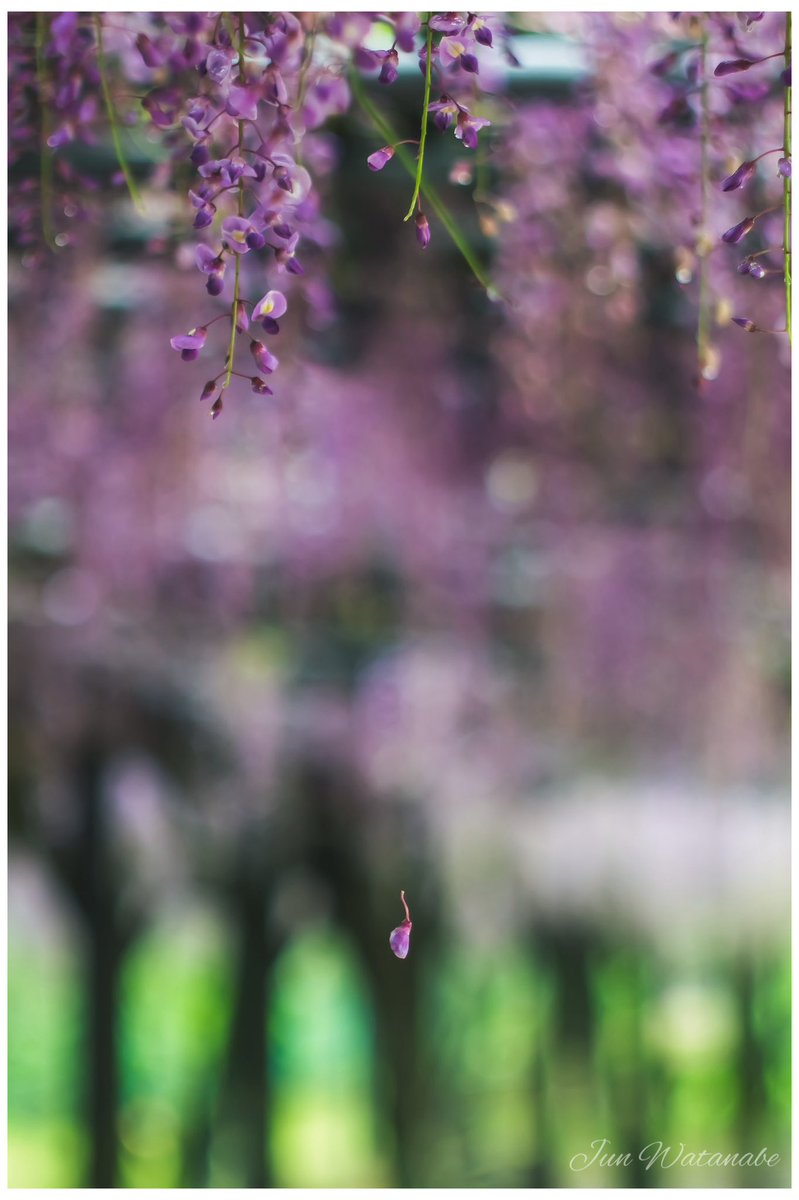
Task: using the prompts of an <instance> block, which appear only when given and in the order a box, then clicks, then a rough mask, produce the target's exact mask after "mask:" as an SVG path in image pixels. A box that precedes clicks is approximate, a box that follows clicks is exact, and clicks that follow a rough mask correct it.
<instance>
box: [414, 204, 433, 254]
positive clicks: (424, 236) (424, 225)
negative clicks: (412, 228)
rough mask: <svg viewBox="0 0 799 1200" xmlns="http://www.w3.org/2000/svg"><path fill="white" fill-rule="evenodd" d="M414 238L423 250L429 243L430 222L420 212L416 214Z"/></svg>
mask: <svg viewBox="0 0 799 1200" xmlns="http://www.w3.org/2000/svg"><path fill="white" fill-rule="evenodd" d="M416 240H417V242H418V243H419V245H420V246H421V247H422V249H423V250H426V249H427V247H428V246H429V245H430V223H429V221H428V220H427V217H426V216H425V215H424V213H422V212H419V213H417V214H416Z"/></svg>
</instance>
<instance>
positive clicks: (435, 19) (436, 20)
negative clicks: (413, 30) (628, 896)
mask: <svg viewBox="0 0 799 1200" xmlns="http://www.w3.org/2000/svg"><path fill="white" fill-rule="evenodd" d="M464 23H465V18H464V16H463V14H462V13H457V12H448V13H433V15H432V17H431V18H430V28H431V29H435V31H436V33H443V34H444V35H445V37H449V36H451V35H452V34H454V33H460V31H461V30H462V29H463V26H464Z"/></svg>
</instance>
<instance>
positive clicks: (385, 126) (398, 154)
mask: <svg viewBox="0 0 799 1200" xmlns="http://www.w3.org/2000/svg"><path fill="white" fill-rule="evenodd" d="M350 83H351V85H352V90H353V93H354V94H355V96H356V98H357V100H358V103H359V104H360V106H361V108H362V109H363V111H364V112H365V113H366V115H367V116H368V117H369V120H370V121H371V122H372V124H373V125H374V127H375V129H376V130H377V131H378V133H379V134H380V136H381V137H382V138H383V139H384V141H385V144H386V145H387V146H394V148H395V151H394V157H395V158H397V159H398V160H399V162H401V163H402V165H403V167H404V168H405V170H406V171H407V172H408V174H409V175H411V176H415V174H416V166H415V164H414V160H413V156H412V155H410V154H409V153H408V152H407V150H406V149H405V148H404V146H402V145H401V143H400V142H399V134H398V133H397V132H396V130H395V129H394V128H393V127H392V125H391V123H390V122H389V121H387V120H386V118H385V117H384V116H383V114H382V113H381V111H380V109H379V108H377V106H376V105H375V104H374V103H373V102H372V101H371V100H370V98H369V96H368V95H367V93H366V89H365V88H364V86H363V83H362V81H361V78H360V76H359V75H358V73H357V71H353V72H352V73H351V75H350ZM420 190H421V194H422V195H423V196H424V197H425V199H426V200H427V201H428V203H429V205H430V208H431V209H432V211H433V212H434V213H435V214H436V216H437V217H438V219H439V221H440V222H441V224H442V225H443V226H444V228H445V229H446V231H447V233H448V234H449V236H450V237H451V238H452V240H453V242H454V243H455V245H456V246H457V248H458V250H459V251H460V252H461V255H462V256H463V258H464V260H465V261H466V263H467V265H468V266H469V268H470V270H471V272H472V274H473V275H474V277H475V279H476V280H477V281H478V283H480V284H482V286H483V287H484V288H485V290H486V292H487V293H488V295H489V296H490V297H491V299H492V300H499V299H501V296H500V294H499V292H498V291H497V289H496V288H495V287H494V285H493V284H492V283H491V281H490V280H489V278H488V276H487V275H486V273H485V270H484V268H483V266H482V265H481V263H480V262H479V261H478V259H477V258H476V257H475V254H474V251H473V250H472V248H471V246H470V245H469V243H468V242H467V241H466V239H465V237H464V236H463V234H462V233H461V231H460V229H459V228H458V225H457V223H456V221H455V219H454V218H453V217H452V215H451V214H450V212H449V209H448V208H447V206H446V204H445V203H444V201H443V200H441V199H440V197H439V195H438V192H437V191H436V190H435V188H434V187H433V186H432V184H429V183H424V182H422V185H421V189H420Z"/></svg>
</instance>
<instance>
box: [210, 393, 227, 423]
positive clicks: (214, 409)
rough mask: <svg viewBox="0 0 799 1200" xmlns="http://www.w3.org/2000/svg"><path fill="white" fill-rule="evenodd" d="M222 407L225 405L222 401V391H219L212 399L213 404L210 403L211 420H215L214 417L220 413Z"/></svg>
mask: <svg viewBox="0 0 799 1200" xmlns="http://www.w3.org/2000/svg"><path fill="white" fill-rule="evenodd" d="M224 407H225V406H224V404H223V403H222V393H221V392H220V393H219V395H218V396H217V398H216V400H214V402H213V404H212V405H211V420H212V421H215V420H216V418H217V417H218V416H219V414H220V413H221V411H222V409H223V408H224Z"/></svg>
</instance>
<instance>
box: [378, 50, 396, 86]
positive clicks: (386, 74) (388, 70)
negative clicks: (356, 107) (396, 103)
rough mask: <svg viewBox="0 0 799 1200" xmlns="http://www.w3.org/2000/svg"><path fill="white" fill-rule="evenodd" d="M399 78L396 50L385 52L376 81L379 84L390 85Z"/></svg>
mask: <svg viewBox="0 0 799 1200" xmlns="http://www.w3.org/2000/svg"><path fill="white" fill-rule="evenodd" d="M398 76H399V54H397V51H396V50H386V51H385V54H384V57H383V65H382V67H381V68H380V74H379V75H378V81H379V82H380V83H385V84H391V83H394V81H395V80H396V79H397V78H398Z"/></svg>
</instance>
